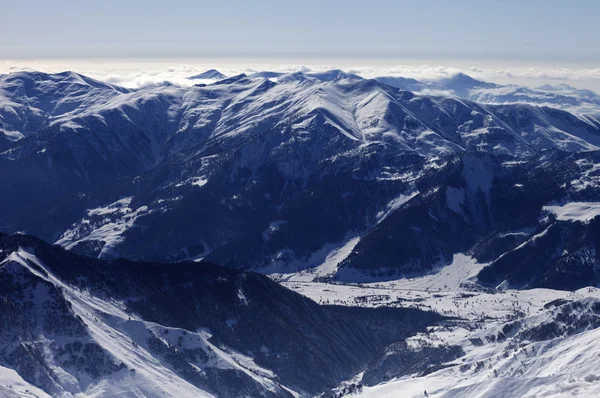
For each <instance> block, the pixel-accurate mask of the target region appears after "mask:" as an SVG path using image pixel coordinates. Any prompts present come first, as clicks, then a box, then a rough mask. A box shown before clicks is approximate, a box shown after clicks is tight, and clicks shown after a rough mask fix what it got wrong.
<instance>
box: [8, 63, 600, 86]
mask: <svg viewBox="0 0 600 398" xmlns="http://www.w3.org/2000/svg"><path fill="white" fill-rule="evenodd" d="M209 69H217V70H219V71H220V72H222V73H224V74H225V75H228V76H233V75H236V74H240V73H246V74H251V73H255V72H260V71H275V72H284V73H291V72H297V71H325V70H332V69H341V70H343V71H345V72H347V73H354V74H357V75H359V76H361V77H364V78H375V77H382V76H394V77H405V78H414V79H417V80H422V81H434V80H438V79H441V78H447V77H451V76H454V75H456V74H458V73H464V74H466V75H469V76H471V77H473V78H475V79H478V80H481V81H486V82H493V83H497V84H503V85H506V84H514V85H520V86H526V87H531V88H533V87H538V86H541V85H544V84H550V85H560V84H568V85H570V86H573V87H576V88H578V89H590V90H593V91H596V92H600V68H598V67H591V66H590V65H586V64H570V65H569V64H548V63H546V64H543V63H538V64H530V63H528V62H520V63H504V64H498V63H494V62H486V61H469V60H462V61H435V60H403V61H402V60H399V61H389V60H382V59H367V60H362V61H360V60H359V61H356V60H348V59H339V58H324V59H301V58H289V59H286V58H281V59H273V58H256V57H255V58H247V59H244V58H226V59H222V58H221V59H220V58H96V59H89V58H88V59H85V58H81V59H76V58H74V59H64V58H63V59H38V60H28V59H22V60H0V74H8V73H11V72H18V71H39V72H46V73H59V72H63V71H72V72H76V73H79V74H82V75H85V76H89V77H92V78H94V79H97V80H100V81H104V82H107V83H112V84H116V85H121V86H124V87H129V88H140V87H144V86H148V85H153V84H159V83H162V82H169V83H172V84H175V85H181V86H188V85H190V84H189V81H188V80H187V78H188V77H189V76H192V75H195V74H198V73H202V72H204V71H206V70H209Z"/></svg>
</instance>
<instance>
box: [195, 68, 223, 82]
mask: <svg viewBox="0 0 600 398" xmlns="http://www.w3.org/2000/svg"><path fill="white" fill-rule="evenodd" d="M226 77H227V75H224V74H222V73H221V72H219V71H218V70H216V69H209V70H207V71H206V72H202V73H200V74H198V75H194V76H190V77H188V79H190V80H196V79H211V80H221V79H225V78H226Z"/></svg>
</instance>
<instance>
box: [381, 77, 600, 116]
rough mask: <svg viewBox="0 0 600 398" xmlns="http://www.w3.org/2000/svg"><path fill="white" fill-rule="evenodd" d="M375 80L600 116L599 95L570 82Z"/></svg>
mask: <svg viewBox="0 0 600 398" xmlns="http://www.w3.org/2000/svg"><path fill="white" fill-rule="evenodd" d="M375 80H377V81H380V82H382V83H385V84H389V85H390V86H393V87H397V88H400V89H402V90H409V91H414V92H422V93H430V94H434V93H435V94H438V95H450V96H456V97H459V98H464V99H468V100H470V101H475V102H478V103H484V104H518V103H521V104H531V105H536V106H548V107H553V108H558V109H562V110H566V111H568V112H572V113H575V114H578V115H580V116H584V117H588V118H593V119H595V120H598V118H599V117H600V95H598V94H596V93H595V92H593V91H591V90H583V89H577V88H575V87H572V86H569V85H567V84H559V85H549V84H546V85H543V86H539V87H535V88H530V87H525V86H519V85H514V84H509V85H501V84H495V83H489V82H485V81H481V80H477V79H474V78H472V77H471V76H468V75H466V74H464V73H458V74H456V75H453V76H450V77H446V78H441V79H437V80H429V81H426V82H421V81H418V80H415V79H407V78H402V77H391V76H382V77H377V78H375Z"/></svg>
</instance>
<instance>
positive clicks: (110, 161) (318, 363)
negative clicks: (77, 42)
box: [0, 70, 600, 397]
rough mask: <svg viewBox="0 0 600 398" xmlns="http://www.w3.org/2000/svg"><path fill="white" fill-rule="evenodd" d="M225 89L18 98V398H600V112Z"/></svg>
mask: <svg viewBox="0 0 600 398" xmlns="http://www.w3.org/2000/svg"><path fill="white" fill-rule="evenodd" d="M217 74H218V72H217V71H216V70H215V71H208V72H207V74H203V76H201V77H198V76H194V77H192V79H196V80H201V81H202V82H201V84H197V85H195V86H192V87H179V86H175V85H170V84H161V85H155V86H148V87H144V88H140V89H135V90H130V89H124V88H120V87H117V86H113V85H109V84H104V83H102V82H99V81H96V80H93V79H89V78H87V77H85V76H81V75H78V74H75V73H71V72H68V73H67V72H66V73H60V74H54V75H52V74H44V73H30V72H19V73H12V74H9V75H4V76H0V133H1V135H0V137H1V138H0V186H2V193H3V194H2V195H0V231H3V232H6V233H10V234H12V235H2V236H1V238H0V243H1V246H0V259H1V260H0V261H2V262H1V265H0V283H1V284H2V286H4V287H5V288H3V289H1V290H0V295H3V297H2V298H1V299H0V305H3V306H4V307H3V308H5V310H4V311H3V312H1V313H0V316H3V317H5V318H4V319H3V320H2V322H0V323H1V324H3V325H9V326H5V327H2V326H0V340H1V341H2V344H0V350H1V352H0V354H1V355H0V381H2V380H9V382H10V385H11V386H12V385H13V384H14V388H13V387H11V388H10V389H7V388H6V386H5V385H4V384H1V387H0V388H4V389H5V390H6V391H11V393H13V392H14V393H15V394H20V393H21V392H23V391H25V390H29V391H30V392H31V395H33V396H43V394H49V395H51V396H70V395H69V394H71V395H76V394H84V395H88V396H103V395H112V394H117V393H123V391H131V396H162V395H161V394H163V393H164V395H171V396H211V395H212V396H257V395H260V396H313V395H315V394H321V393H323V394H324V395H323V396H327V397H329V396H335V397H339V396H341V395H344V394H347V393H350V392H352V393H359V392H360V393H362V394H366V396H382V395H378V394H387V393H390V394H392V396H393V394H394V391H396V392H397V391H398V389H406V391H411V394H412V391H418V390H420V392H418V394H421V395H422V394H423V390H425V389H426V390H427V391H428V392H429V395H430V396H432V397H433V396H436V397H438V396H440V397H441V396H447V397H451V396H465V394H466V395H467V396H471V395H473V396H478V394H479V395H480V396H494V394H499V392H501V391H506V389H507V388H508V389H510V388H514V391H515V395H514V396H523V395H525V394H530V395H531V396H538V395H543V394H545V393H554V392H553V391H555V390H549V389H544V387H543V384H544V383H545V382H548V383H550V384H551V385H552V386H554V387H552V388H555V389H556V391H563V390H564V388H566V387H565V385H567V384H569V383H571V381H570V380H571V379H570V378H569V376H568V375H569V374H571V376H572V379H573V380H574V381H573V383H575V384H573V385H572V387H573V391H575V392H581V394H592V393H593V392H595V391H598V388H596V385H595V384H596V381H597V376H596V374H595V373H593V371H592V369H593V365H592V364H593V363H594V359H595V358H593V357H591V356H589V355H585V352H584V351H581V352H580V351H577V352H579V353H580V355H579V356H577V357H576V358H574V359H573V361H575V362H574V363H577V364H579V365H577V366H574V365H573V366H572V365H570V364H567V363H564V364H562V365H561V364H558V365H557V364H556V363H554V362H555V361H556V360H555V358H556V357H557V356H560V355H564V353H565V352H566V351H568V350H573V348H572V347H575V346H578V345H581V347H586V350H593V349H595V348H596V345H595V343H594V336H595V334H596V332H597V330H596V328H597V326H598V325H599V324H598V320H597V315H598V308H599V307H598V302H597V300H598V299H599V297H600V296H598V294H597V290H596V286H598V283H599V282H598V281H599V278H600V255H599V253H600V251H599V248H597V244H598V243H597V242H598V236H599V235H598V234H599V233H600V230H599V224H598V219H599V218H598V217H597V216H598V215H600V177H599V173H598V170H600V152H599V151H600V122H599V121H598V118H597V114H596V113H595V110H594V109H595V107H596V106H598V104H599V103H600V102H598V103H596V102H595V101H597V98H596V97H597V96H596V95H595V94H594V93H592V92H588V91H585V90H576V89H573V88H571V87H564V86H561V87H540V88H537V89H526V88H522V87H516V86H501V85H496V84H493V83H486V82H480V81H477V80H475V79H473V78H471V77H469V76H466V75H458V76H454V77H452V78H448V79H444V80H439V81H436V82H419V81H416V80H412V79H402V78H378V79H375V80H373V79H363V78H361V77H359V76H357V75H354V74H350V73H346V72H344V71H341V70H331V71H326V72H306V73H303V72H296V73H288V74H284V73H275V72H258V73H255V74H252V75H249V76H246V75H243V74H242V75H237V76H231V77H225V76H218V75H217ZM595 98H596V99H595ZM24 233H26V234H32V235H37V236H40V237H41V238H43V239H45V240H46V241H49V242H54V243H56V244H57V245H59V246H61V247H62V248H60V247H53V246H49V245H47V244H45V243H43V242H42V241H40V240H38V239H36V238H33V237H31V236H28V235H23V234H24ZM64 249H66V250H64ZM82 255H83V256H86V257H81V256H82ZM122 258H126V259H128V260H123V259H122ZM135 261H143V262H141V263H138V262H135ZM178 261H183V262H182V263H175V262H178ZM165 263H169V264H165ZM214 264H218V265H214ZM223 265H224V266H228V267H229V268H221V267H220V266H223ZM247 271H258V272H260V273H262V274H267V275H269V278H267V277H266V276H264V275H260V274H255V273H252V272H247ZM273 280H275V281H276V282H274V281H273ZM277 282H279V283H281V284H283V285H284V286H285V287H286V288H290V289H292V290H295V291H296V292H297V293H300V294H301V295H299V294H297V293H294V292H290V291H289V290H287V289H286V288H284V287H281V286H280V284H278V283H277ZM536 294H537V296H536ZM302 295H304V296H308V297H309V298H312V299H314V300H315V301H317V302H319V303H320V304H321V305H317V304H315V303H314V302H313V301H311V300H309V299H307V298H305V297H303V296H302ZM524 302H528V303H529V304H528V306H524V305H522V303H524ZM332 304H334V305H332ZM353 306H358V307H380V306H381V307H385V308H377V309H365V308H354V307H353ZM389 307H393V308H392V309H390V308H389ZM409 309H410V310H409ZM429 311H433V312H429ZM444 316H446V317H449V318H443V317H444ZM505 353H508V354H507V356H505ZM523 353H527V354H526V355H525V354H523ZM521 354H523V355H521ZM524 356H527V359H526V358H525V357H524ZM15 372H16V373H15ZM515 380H516V381H515ZM586 383H587V384H586ZM511 386H512V387H511ZM30 387H31V388H30ZM511 391H512V390H511ZM564 391H566V390H564ZM3 392H4V390H1V389H0V393H3ZM153 394H154V395H153ZM156 394H158V395H156ZM416 394H417V393H415V394H412V395H410V396H413V395H416ZM486 394H487V395H486ZM536 394H537V395H536ZM591 396H593V395H591Z"/></svg>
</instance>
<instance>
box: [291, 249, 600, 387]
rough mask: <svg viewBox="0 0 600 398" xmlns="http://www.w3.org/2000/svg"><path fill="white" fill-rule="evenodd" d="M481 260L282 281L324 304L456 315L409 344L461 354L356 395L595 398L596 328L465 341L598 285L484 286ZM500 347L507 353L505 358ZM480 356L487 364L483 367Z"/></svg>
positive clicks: (531, 320) (599, 338)
mask: <svg viewBox="0 0 600 398" xmlns="http://www.w3.org/2000/svg"><path fill="white" fill-rule="evenodd" d="M483 266H485V264H481V263H477V262H476V261H475V260H474V259H473V258H471V257H469V256H468V255H465V254H457V255H455V256H454V259H453V262H452V263H451V265H449V266H447V267H445V268H442V269H438V270H435V271H434V272H433V273H432V274H430V275H424V276H420V277H415V278H406V279H400V280H396V281H390V282H378V283H362V284H352V285H349V284H337V283H326V282H324V281H317V280H315V281H306V280H299V279H294V278H290V279H289V280H288V281H285V282H282V284H283V285H285V286H286V287H288V288H291V289H293V290H295V291H297V292H299V293H301V294H304V295H306V296H308V297H310V298H312V299H314V300H316V301H317V302H320V303H325V304H338V305H353V306H357V305H358V306H367V307H378V306H399V307H412V308H419V309H423V310H433V311H436V312H438V313H441V314H443V315H447V316H452V317H456V318H457V319H461V320H460V321H458V322H457V323H456V324H455V325H453V326H449V325H446V326H441V327H439V326H436V327H430V328H429V330H428V331H427V333H422V334H417V335H415V336H413V337H411V338H410V339H409V340H408V341H407V343H408V344H409V346H411V347H414V348H416V349H418V347H420V346H421V345H423V344H426V345H433V346H437V345H439V344H442V345H449V344H451V345H459V346H461V347H462V348H463V350H464V351H465V353H466V354H465V356H464V357H462V358H460V359H459V360H457V361H454V362H451V364H450V366H449V367H447V368H444V369H441V370H439V371H436V372H434V373H432V374H429V375H427V376H418V375H409V376H405V377H401V378H399V379H395V380H391V381H389V382H386V383H383V384H380V385H377V386H373V387H364V389H363V391H362V393H361V394H359V395H358V396H361V397H365V398H375V397H377V398H379V397H398V396H402V397H408V398H410V397H423V396H424V395H423V393H424V391H425V390H426V391H427V393H428V394H429V397H432V398H433V397H436V398H439V397H466V396H468V397H498V398H500V397H507V396H510V397H513V396H514V397H546V396H548V397H566V396H582V397H592V396H599V394H600V382H599V381H600V372H598V370H597V363H598V352H600V329H594V330H590V331H586V332H583V333H580V334H575V335H572V336H569V337H561V338H557V339H553V340H548V341H540V342H526V343H525V345H521V346H520V348H518V350H517V351H515V352H513V351H514V348H509V344H510V339H508V340H507V341H506V342H496V343H485V344H484V345H482V346H475V345H473V344H472V343H471V339H473V338H482V339H483V340H484V341H485V336H487V335H490V334H492V335H493V334H497V333H498V331H499V330H501V328H502V325H504V324H505V323H507V322H512V321H513V320H514V319H517V318H518V319H521V322H523V323H524V325H528V326H529V327H533V326H535V325H538V324H539V323H540V322H542V321H544V320H547V319H549V311H550V310H549V309H547V308H545V307H544V306H545V304H547V303H549V302H551V301H554V300H557V299H565V300H567V301H573V300H586V298H594V299H599V298H600V289H597V288H584V289H580V290H578V291H575V292H568V291H558V290H550V289H533V290H524V291H516V290H507V291H500V292H493V291H486V290H483V291H482V290H481V289H480V288H478V286H477V285H475V284H474V283H473V280H474V277H475V276H476V275H477V273H478V272H479V270H480V269H481V268H482V267H483ZM504 352H509V353H510V355H509V356H508V357H504V355H503V354H504ZM534 353H535V354H534ZM479 362H483V363H484V364H485V366H484V367H483V368H481V369H480V368H478V366H477V363H479ZM463 365H464V366H465V367H464V368H463V369H462V370H461V366H463ZM465 369H466V370H465ZM494 370H495V371H496V373H494ZM357 381H360V377H358V379H357Z"/></svg>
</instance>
